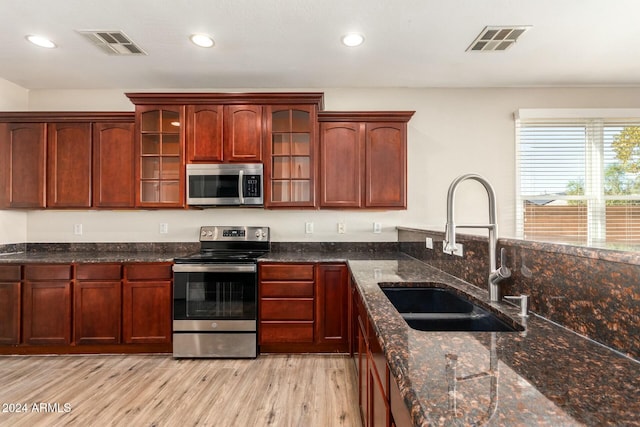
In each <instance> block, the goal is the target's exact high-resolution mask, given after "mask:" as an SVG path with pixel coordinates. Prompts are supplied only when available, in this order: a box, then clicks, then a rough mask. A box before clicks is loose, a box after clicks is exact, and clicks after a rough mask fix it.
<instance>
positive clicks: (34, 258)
mask: <svg viewBox="0 0 640 427" xmlns="http://www.w3.org/2000/svg"><path fill="white" fill-rule="evenodd" d="M186 254H187V253H184V252H176V253H164V252H121V251H114V252H111V251H95V252H94V251H83V252H39V251H37V252H18V253H9V254H0V264H39V263H41V264H72V263H82V264H89V263H103V262H172V261H173V258H175V257H178V256H184V255H186Z"/></svg>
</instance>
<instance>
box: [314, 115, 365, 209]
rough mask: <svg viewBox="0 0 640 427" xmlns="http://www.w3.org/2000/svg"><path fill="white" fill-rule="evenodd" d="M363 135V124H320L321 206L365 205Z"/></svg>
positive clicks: (348, 206) (356, 206)
mask: <svg viewBox="0 0 640 427" xmlns="http://www.w3.org/2000/svg"><path fill="white" fill-rule="evenodd" d="M364 135H365V132H364V123H353V122H339V123H331V122H323V123H320V174H319V175H320V207H335V208H360V207H362V204H363V190H364V185H363V183H362V180H363V178H364V173H363V168H364Z"/></svg>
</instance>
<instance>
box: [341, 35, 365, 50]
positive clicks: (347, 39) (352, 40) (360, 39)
mask: <svg viewBox="0 0 640 427" xmlns="http://www.w3.org/2000/svg"><path fill="white" fill-rule="evenodd" d="M362 43H364V36H363V35H362V34H359V33H349V34H345V35H344V36H342V44H343V45H345V46H349V47H356V46H360V45H361V44H362Z"/></svg>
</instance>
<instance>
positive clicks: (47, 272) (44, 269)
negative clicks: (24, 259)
mask: <svg viewBox="0 0 640 427" xmlns="http://www.w3.org/2000/svg"><path fill="white" fill-rule="evenodd" d="M24 278H25V280H31V281H37V280H70V279H71V265H69V264H64V265H61V264H38V265H25V267H24Z"/></svg>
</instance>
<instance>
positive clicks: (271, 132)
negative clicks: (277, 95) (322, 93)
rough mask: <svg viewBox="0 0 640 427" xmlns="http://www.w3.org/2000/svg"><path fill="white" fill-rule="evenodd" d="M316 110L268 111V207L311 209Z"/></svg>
mask: <svg viewBox="0 0 640 427" xmlns="http://www.w3.org/2000/svg"><path fill="white" fill-rule="evenodd" d="M316 114H317V111H316V107H315V106H313V105H299V106H277V107H275V106H274V107H269V108H267V134H268V148H267V149H268V156H267V159H266V160H267V162H268V163H267V165H266V166H267V189H266V195H267V199H266V200H265V204H266V206H267V207H280V206H282V207H290V206H297V207H314V206H315V197H314V193H315V190H314V176H315V168H314V157H315V152H314V151H315V149H316V147H315V135H316V124H315V123H316Z"/></svg>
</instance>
